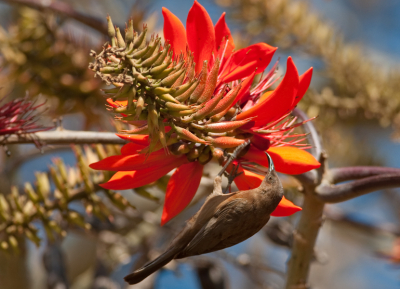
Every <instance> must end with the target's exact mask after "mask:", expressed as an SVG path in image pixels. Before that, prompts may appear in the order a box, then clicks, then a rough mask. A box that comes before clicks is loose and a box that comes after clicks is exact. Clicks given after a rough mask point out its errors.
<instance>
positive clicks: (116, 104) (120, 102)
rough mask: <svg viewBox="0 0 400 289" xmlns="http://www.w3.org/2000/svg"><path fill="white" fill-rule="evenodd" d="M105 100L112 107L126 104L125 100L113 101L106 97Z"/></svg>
mask: <svg viewBox="0 0 400 289" xmlns="http://www.w3.org/2000/svg"><path fill="white" fill-rule="evenodd" d="M106 101H107V103H108V104H109V105H111V106H112V107H119V106H127V105H128V101H127V100H116V101H114V100H113V99H112V98H107V99H106Z"/></svg>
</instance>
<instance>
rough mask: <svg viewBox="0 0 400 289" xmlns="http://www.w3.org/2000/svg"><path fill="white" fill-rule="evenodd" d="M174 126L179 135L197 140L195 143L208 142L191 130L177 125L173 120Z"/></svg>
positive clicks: (192, 140) (190, 139) (189, 139)
mask: <svg viewBox="0 0 400 289" xmlns="http://www.w3.org/2000/svg"><path fill="white" fill-rule="evenodd" d="M171 125H172V128H173V129H174V130H175V131H176V133H177V134H178V136H179V137H181V138H183V139H186V140H188V141H191V142H195V143H201V144H208V142H207V141H205V140H203V139H201V138H198V137H197V136H195V135H194V134H192V133H191V132H190V131H188V130H187V129H184V128H181V127H179V126H176V125H175V124H174V123H172V122H171Z"/></svg>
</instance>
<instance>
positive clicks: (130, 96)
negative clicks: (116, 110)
mask: <svg viewBox="0 0 400 289" xmlns="http://www.w3.org/2000/svg"><path fill="white" fill-rule="evenodd" d="M130 91H131V93H129V94H128V109H131V108H132V106H133V105H135V103H134V102H133V100H134V99H135V97H136V84H133V85H132V86H131V90H130ZM135 111H136V106H135Z"/></svg>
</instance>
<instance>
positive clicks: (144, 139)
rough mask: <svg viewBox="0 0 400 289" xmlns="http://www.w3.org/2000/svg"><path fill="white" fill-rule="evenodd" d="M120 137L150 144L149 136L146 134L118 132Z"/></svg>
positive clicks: (139, 143) (137, 142) (146, 144)
mask: <svg viewBox="0 0 400 289" xmlns="http://www.w3.org/2000/svg"><path fill="white" fill-rule="evenodd" d="M116 135H117V136H118V137H120V138H122V139H124V140H128V141H130V142H133V143H135V144H138V145H143V146H148V145H149V143H150V142H149V136H148V135H144V134H119V133H117V134H116Z"/></svg>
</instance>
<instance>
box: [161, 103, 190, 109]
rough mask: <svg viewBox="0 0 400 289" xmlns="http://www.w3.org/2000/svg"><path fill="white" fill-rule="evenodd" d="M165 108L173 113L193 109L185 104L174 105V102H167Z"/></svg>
mask: <svg viewBox="0 0 400 289" xmlns="http://www.w3.org/2000/svg"><path fill="white" fill-rule="evenodd" d="M165 107H166V108H168V109H169V110H172V111H181V110H188V109H191V107H190V106H187V105H184V104H177V103H172V102H166V103H165Z"/></svg>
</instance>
